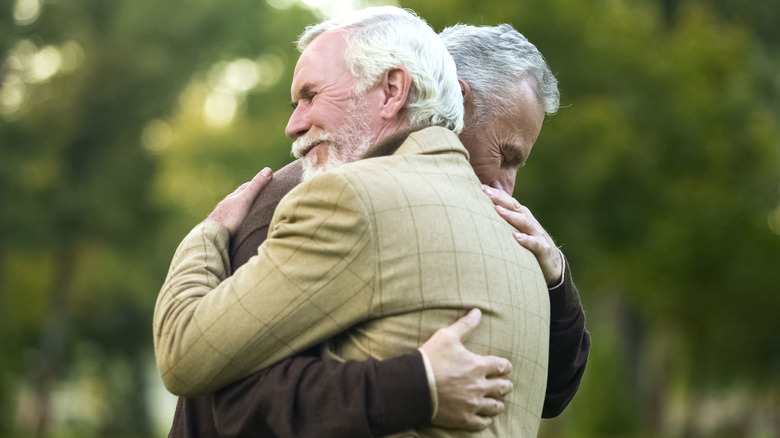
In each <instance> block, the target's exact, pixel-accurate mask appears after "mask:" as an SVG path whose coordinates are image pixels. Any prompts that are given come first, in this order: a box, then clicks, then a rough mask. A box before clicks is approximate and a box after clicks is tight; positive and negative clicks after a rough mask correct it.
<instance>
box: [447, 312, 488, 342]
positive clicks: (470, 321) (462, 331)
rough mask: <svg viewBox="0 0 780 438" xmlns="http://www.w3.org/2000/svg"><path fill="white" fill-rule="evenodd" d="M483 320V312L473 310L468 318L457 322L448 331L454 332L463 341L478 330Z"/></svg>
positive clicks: (465, 317)
mask: <svg viewBox="0 0 780 438" xmlns="http://www.w3.org/2000/svg"><path fill="white" fill-rule="evenodd" d="M481 319H482V312H481V311H480V310H479V309H471V311H470V312H469V313H468V314H466V316H464V317H462V318H460V319H459V320H457V321H455V322H454V323H453V324H452V325H451V326H449V327H447V329H449V330H450V331H452V332H454V333H455V334H456V335H457V336H458V338H459V339H460V340H461V341H462V340H463V339H465V338H466V337H467V336H468V335H469V334H470V333H471V332H472V331H474V329H475V328H477V326H478V325H479V321H480V320H481Z"/></svg>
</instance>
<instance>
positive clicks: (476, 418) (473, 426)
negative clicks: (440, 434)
mask: <svg viewBox="0 0 780 438" xmlns="http://www.w3.org/2000/svg"><path fill="white" fill-rule="evenodd" d="M465 421H466V422H465V424H464V425H463V429H465V430H469V431H472V432H479V431H481V430H485V429H487V428H488V426H490V425H491V424H493V417H486V416H482V415H470V416H469V417H468V418H466V420H465Z"/></svg>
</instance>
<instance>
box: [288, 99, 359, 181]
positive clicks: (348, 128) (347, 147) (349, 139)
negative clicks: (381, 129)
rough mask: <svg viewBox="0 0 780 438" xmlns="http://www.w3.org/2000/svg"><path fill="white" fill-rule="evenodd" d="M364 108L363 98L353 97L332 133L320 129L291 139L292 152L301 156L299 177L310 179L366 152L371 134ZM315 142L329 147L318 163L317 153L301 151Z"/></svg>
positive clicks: (355, 159)
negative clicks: (340, 124) (343, 117)
mask: <svg viewBox="0 0 780 438" xmlns="http://www.w3.org/2000/svg"><path fill="white" fill-rule="evenodd" d="M364 109H365V100H364V99H363V98H362V97H354V98H352V99H351V100H350V103H349V105H348V106H347V113H346V114H345V121H344V124H343V125H342V127H341V128H339V129H338V131H336V132H335V133H332V134H331V133H328V132H322V133H320V134H316V135H311V136H309V135H306V136H303V137H300V138H298V139H296V140H295V142H293V145H292V154H293V156H295V158H301V159H302V164H303V177H302V178H301V180H302V181H307V180H310V179H312V178H314V177H315V176H318V175H321V174H323V173H325V172H327V171H329V170H331V169H333V168H335V167H338V166H341V165H342V164H346V163H351V162H353V161H357V160H359V159H360V157H361V156H363V154H364V153H366V151H367V150H368V148H369V147H370V146H371V138H372V135H371V129H370V128H369V126H368V120H367V116H366V111H365V110H364ZM317 143H322V145H321V146H320V147H326V148H328V157H327V160H326V162H325V163H323V164H320V165H317V155H316V154H314V153H312V154H310V155H309V156H308V157H304V156H303V152H304V151H306V150H307V149H309V148H310V147H311V146H312V145H316V144H317Z"/></svg>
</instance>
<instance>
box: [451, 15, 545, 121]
mask: <svg viewBox="0 0 780 438" xmlns="http://www.w3.org/2000/svg"><path fill="white" fill-rule="evenodd" d="M439 36H440V37H441V39H442V41H444V45H445V46H447V50H449V52H450V55H452V57H453V59H454V60H455V65H457V68H458V77H459V78H460V79H462V80H464V81H466V82H468V84H469V86H470V87H471V89H472V90H473V96H474V101H473V102H474V122H475V123H477V124H479V123H483V122H485V121H486V120H485V119H486V117H487V115H488V114H493V115H495V112H496V111H502V108H503V104H502V102H503V101H505V96H506V93H507V90H512V89H514V88H515V86H516V85H517V83H518V81H519V80H521V79H524V78H531V79H533V82H534V84H533V85H534V92H535V94H536V99H537V100H538V101H539V103H541V104H542V105H543V106H544V112H545V113H547V114H554V113H555V112H557V111H558V106H559V105H560V94H559V92H558V80H557V79H555V76H554V75H553V74H552V72H551V71H550V67H549V66H548V65H547V61H545V59H544V56H542V54H541V53H540V52H539V50H538V49H537V48H536V46H534V45H533V44H531V43H530V42H529V41H528V39H527V38H526V37H524V36H523V35H522V34H521V33H520V32H518V31H517V30H515V28H513V27H512V26H510V25H509V24H501V25H498V26H470V25H465V24H458V25H455V26H451V27H448V28H446V29H444V30H443V31H442V32H441V33H440V34H439ZM510 110H511V109H510Z"/></svg>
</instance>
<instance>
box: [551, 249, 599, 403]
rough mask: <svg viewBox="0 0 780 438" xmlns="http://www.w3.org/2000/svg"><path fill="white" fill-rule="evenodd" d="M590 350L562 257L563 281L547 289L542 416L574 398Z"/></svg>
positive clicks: (580, 309)
mask: <svg viewBox="0 0 780 438" xmlns="http://www.w3.org/2000/svg"><path fill="white" fill-rule="evenodd" d="M589 351H590V333H588V331H587V330H586V329H585V312H584V311H583V309H582V304H581V303H580V296H579V293H578V292H577V288H576V287H575V286H574V281H573V280H572V276H571V269H570V268H569V263H568V261H566V260H565V259H564V275H563V281H562V282H561V283H560V284H559V285H557V286H555V287H553V288H552V289H550V358H549V365H548V366H549V368H548V371H547V391H546V393H545V397H544V408H543V410H542V418H553V417H557V416H558V415H560V413H561V412H563V410H564V409H565V408H566V406H568V404H569V402H571V400H572V398H574V394H576V393H577V389H579V387H580V381H581V380H582V375H583V373H584V372H585V364H586V363H587V361H588V353H589Z"/></svg>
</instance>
